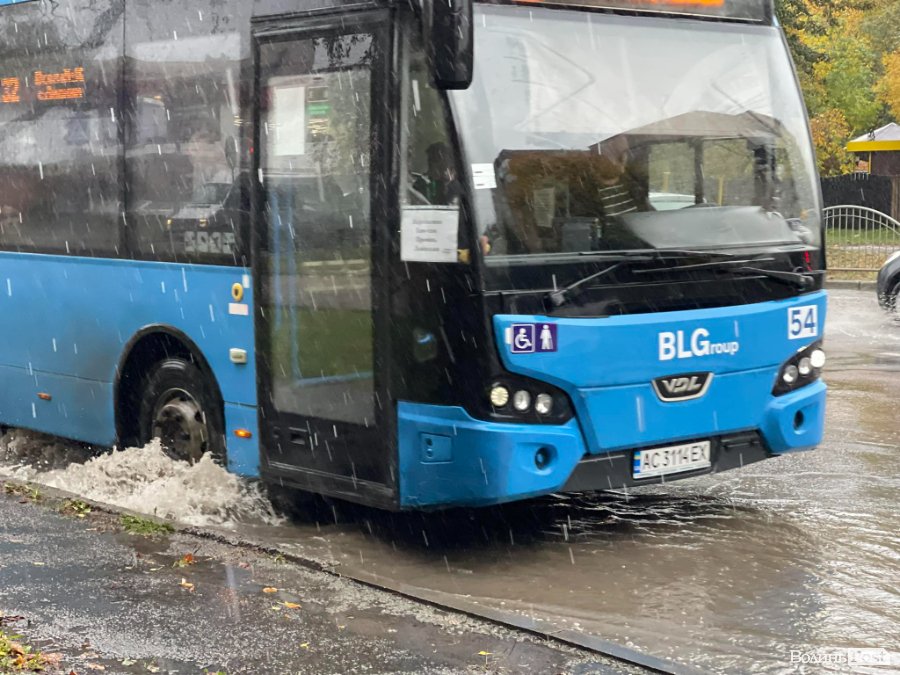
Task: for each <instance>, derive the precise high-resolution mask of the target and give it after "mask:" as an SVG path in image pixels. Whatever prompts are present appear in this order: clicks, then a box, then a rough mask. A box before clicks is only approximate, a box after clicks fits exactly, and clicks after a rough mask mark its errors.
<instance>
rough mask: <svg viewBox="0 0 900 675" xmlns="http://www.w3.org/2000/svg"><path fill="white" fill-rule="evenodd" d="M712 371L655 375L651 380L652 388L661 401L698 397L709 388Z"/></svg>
mask: <svg viewBox="0 0 900 675" xmlns="http://www.w3.org/2000/svg"><path fill="white" fill-rule="evenodd" d="M712 377H713V374H712V373H687V374H685V375H672V376H669V377H657V378H656V379H655V380H653V389H654V390H655V391H656V395H657V396H659V399H660V400H661V401H689V400H690V399H692V398H700V397H701V396H703V395H704V394H705V393H706V390H707V389H709V383H710V382H712Z"/></svg>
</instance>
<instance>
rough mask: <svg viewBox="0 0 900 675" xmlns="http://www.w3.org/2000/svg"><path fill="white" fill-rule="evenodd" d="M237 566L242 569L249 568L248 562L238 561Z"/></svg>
mask: <svg viewBox="0 0 900 675" xmlns="http://www.w3.org/2000/svg"><path fill="white" fill-rule="evenodd" d="M238 567H240V568H241V569H242V570H249V569H250V563H248V562H239V563H238Z"/></svg>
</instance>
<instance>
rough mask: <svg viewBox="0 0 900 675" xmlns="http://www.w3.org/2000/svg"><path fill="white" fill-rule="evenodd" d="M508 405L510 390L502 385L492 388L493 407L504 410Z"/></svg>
mask: <svg viewBox="0 0 900 675" xmlns="http://www.w3.org/2000/svg"><path fill="white" fill-rule="evenodd" d="M507 403H509V389H507V388H506V387H504V386H503V385H501V384H495V385H494V386H493V387H491V405H492V406H494V407H495V408H502V407H503V406H505V405H506V404H507Z"/></svg>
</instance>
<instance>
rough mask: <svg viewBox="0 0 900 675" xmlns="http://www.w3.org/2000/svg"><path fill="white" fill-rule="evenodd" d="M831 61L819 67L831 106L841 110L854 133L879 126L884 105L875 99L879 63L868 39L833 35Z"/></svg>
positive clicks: (817, 66)
mask: <svg viewBox="0 0 900 675" xmlns="http://www.w3.org/2000/svg"><path fill="white" fill-rule="evenodd" d="M828 48H829V58H828V60H827V61H823V62H821V63H819V64H816V66H815V69H814V70H815V71H816V72H817V73H820V74H821V81H822V83H823V84H824V86H825V92H826V96H827V98H828V101H829V103H830V104H831V107H833V108H835V109H837V110H840V111H841V112H842V113H843V115H844V118H845V119H846V120H847V123H848V124H849V125H850V129H851V133H854V134H860V133H862V132H864V131H866V130H868V129H872V128H874V127H875V125H876V124H877V123H878V121H879V118H880V116H881V112H882V108H883V106H882V103H881V101H879V100H878V99H877V98H876V97H875V85H876V83H877V82H878V75H877V70H878V62H877V59H876V56H875V55H874V54H873V52H872V49H871V46H870V45H869V43H868V40H867V39H866V38H865V37H863V36H856V35H851V34H836V35H833V36H832V38H831V40H829V44H828Z"/></svg>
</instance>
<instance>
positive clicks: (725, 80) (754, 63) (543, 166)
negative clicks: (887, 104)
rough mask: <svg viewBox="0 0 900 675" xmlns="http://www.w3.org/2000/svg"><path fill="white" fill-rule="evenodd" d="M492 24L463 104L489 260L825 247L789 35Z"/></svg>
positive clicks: (493, 16)
mask: <svg viewBox="0 0 900 675" xmlns="http://www.w3.org/2000/svg"><path fill="white" fill-rule="evenodd" d="M478 11H479V12H480V14H481V15H482V16H481V20H476V22H475V25H476V31H475V41H476V51H477V52H478V53H479V54H480V56H479V64H480V66H479V68H478V69H476V73H475V80H474V82H473V84H472V86H471V87H470V88H469V89H467V90H465V91H459V92H452V94H451V96H452V97H453V99H454V103H455V107H456V111H457V115H458V118H459V127H460V132H461V134H462V136H463V140H464V143H465V145H466V147H467V160H468V161H470V162H472V173H473V177H474V178H475V180H474V183H473V186H472V187H473V195H474V202H475V204H474V205H475V215H476V216H477V218H478V221H479V227H480V228H481V230H483V231H486V232H487V233H488V235H489V236H490V238H491V241H492V244H493V247H492V255H491V256H490V260H496V259H497V258H499V257H501V256H502V254H504V253H505V254H557V253H575V252H580V251H594V250H621V249H644V248H652V247H662V246H669V247H680V248H696V247H703V246H722V245H726V246H728V245H732V246H739V245H763V244H769V243H779V244H797V245H808V244H813V245H816V244H817V243H818V236H819V235H818V234H817V233H818V231H819V226H818V220H817V219H818V215H817V214H818V208H817V206H818V196H817V189H816V184H815V171H814V165H813V162H812V154H811V145H810V143H809V136H808V130H807V129H806V123H805V116H804V114H803V108H802V104H801V102H800V99H799V96H798V94H797V92H796V91H795V88H794V82H795V81H794V77H793V74H792V72H791V69H790V62H789V60H788V56H787V53H786V52H785V49H784V45H783V43H782V41H781V39H780V36H779V34H778V31H777V29H774V28H771V27H762V26H756V27H750V26H742V27H734V28H732V29H729V30H728V31H724V30H721V28H719V27H717V26H713V25H701V24H697V23H694V22H676V21H665V20H652V19H646V20H644V21H642V25H640V26H638V25H636V24H637V22H635V21H634V20H631V19H627V18H623V17H599V16H598V17H595V18H593V19H590V20H589V17H587V15H584V14H579V13H576V12H568V11H557V10H552V11H551V10H546V9H544V10H542V9H540V8H534V9H529V11H528V12H522V11H521V10H519V9H516V8H513V7H497V6H487V5H485V6H482V7H480V8H479V9H478ZM537 14H540V15H541V16H540V21H539V22H538V21H536V20H534V19H536V18H537V17H536V15H537ZM538 24H540V27H539V28H537V27H536V26H538ZM735 31H738V32H735ZM476 168H477V171H478V175H477V176H476ZM495 185H496V187H494V186H495ZM687 208H691V209H695V210H693V211H689V212H687V213H680V214H679V213H676V212H677V211H681V210H682V209H687ZM717 223H730V224H732V225H733V226H731V227H728V228H724V227H718V226H717ZM713 231H715V232H716V233H717V234H716V236H718V237H719V239H717V240H715V241H712V240H711V236H712V235H711V234H710V233H711V232H713Z"/></svg>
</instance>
